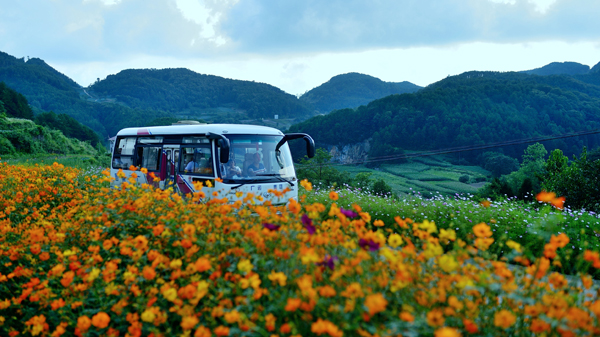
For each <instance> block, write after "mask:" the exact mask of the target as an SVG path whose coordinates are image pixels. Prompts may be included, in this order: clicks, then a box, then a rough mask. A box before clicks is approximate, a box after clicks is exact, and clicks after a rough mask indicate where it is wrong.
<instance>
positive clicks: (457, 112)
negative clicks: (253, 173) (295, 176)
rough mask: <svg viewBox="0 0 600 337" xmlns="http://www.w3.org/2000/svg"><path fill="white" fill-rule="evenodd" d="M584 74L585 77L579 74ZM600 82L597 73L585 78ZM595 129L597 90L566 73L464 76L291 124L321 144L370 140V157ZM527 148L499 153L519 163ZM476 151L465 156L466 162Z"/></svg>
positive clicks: (599, 110) (587, 140) (570, 144)
mask: <svg viewBox="0 0 600 337" xmlns="http://www.w3.org/2000/svg"><path fill="white" fill-rule="evenodd" d="M581 76H583V75H581ZM585 76H590V77H593V78H590V79H589V82H593V81H595V80H598V77H600V73H591V74H586V75H585ZM597 128H600V86H596V85H592V84H589V83H585V82H582V81H579V80H577V79H575V78H573V77H570V76H556V75H554V76H533V75H527V74H523V73H514V72H511V73H496V72H467V73H464V74H461V75H458V76H452V77H448V78H446V79H444V80H441V81H439V82H437V83H434V84H432V85H430V86H428V87H426V88H424V89H422V90H420V91H419V92H417V93H414V94H402V95H392V96H388V97H385V98H382V99H379V100H376V101H373V102H371V103H369V104H368V105H367V106H361V107H359V108H357V109H343V110H338V111H334V112H332V113H330V114H328V115H325V116H317V117H314V118H311V119H309V120H307V121H304V122H302V123H299V124H296V125H293V126H292V127H291V128H290V130H289V131H291V132H307V133H309V134H310V135H312V136H313V137H314V138H315V142H316V143H317V144H319V145H320V146H326V145H340V144H354V143H358V142H361V141H364V140H367V139H371V153H370V155H371V156H372V157H382V156H388V155H397V154H399V153H401V152H402V151H403V150H435V149H445V148H450V147H460V146H474V145H480V144H491V143H496V142H505V141H509V140H517V139H527V138H531V137H539V136H549V135H560V134H565V133H569V132H576V131H583V130H592V129H597ZM598 144H600V136H599V135H592V136H586V137H573V138H565V139H559V140H555V141H552V143H551V144H549V147H550V148H560V149H562V150H563V151H564V152H565V153H568V155H571V154H574V153H577V154H578V153H579V152H580V151H581V148H582V146H586V145H587V146H589V147H593V146H595V145H598ZM525 146H526V145H523V146H520V147H513V148H503V149H500V151H504V152H505V153H506V154H507V155H510V156H512V157H514V158H519V157H520V155H521V154H522V153H523V149H524V147H525ZM476 155H477V153H465V154H463V158H464V157H468V156H471V157H472V156H476Z"/></svg>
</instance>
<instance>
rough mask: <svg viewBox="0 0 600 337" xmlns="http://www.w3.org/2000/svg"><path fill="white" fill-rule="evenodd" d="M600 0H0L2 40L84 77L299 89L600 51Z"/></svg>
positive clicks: (436, 75) (421, 81)
mask: <svg viewBox="0 0 600 337" xmlns="http://www.w3.org/2000/svg"><path fill="white" fill-rule="evenodd" d="M599 14H600V1H599V0H302V1H299V0H0V51H2V52H5V53H8V54H10V55H12V56H15V57H18V58H21V57H24V58H25V59H27V58H33V57H36V58H40V59H42V60H44V61H45V62H46V63H48V64H49V65H50V66H52V67H53V68H55V69H57V70H58V71H60V72H62V73H63V74H65V75H66V76H68V77H70V78H71V79H73V80H74V81H75V82H77V83H78V84H80V85H82V86H84V87H86V86H88V85H90V84H92V83H93V82H95V81H96V80H97V79H100V80H102V79H105V78H106V77H107V76H109V75H112V74H116V73H118V72H120V71H121V70H124V69H144V68H155V69H163V68H188V69H190V70H193V71H195V72H198V73H201V74H210V75H217V76H222V77H226V78H232V79H239V80H249V81H256V82H264V83H268V84H271V85H274V86H276V87H278V88H280V89H282V90H284V91H285V92H287V93H290V94H294V95H301V94H303V93H305V92H306V91H308V90H310V89H312V88H315V87H317V86H319V85H321V84H323V83H324V82H327V81H328V80H329V79H330V78H331V77H333V76H336V75H339V74H344V73H349V72H358V73H363V74H367V75H371V76H374V77H377V78H380V79H381V80H384V81H388V82H402V81H409V82H412V83H414V84H417V85H420V86H426V85H428V84H431V83H434V82H437V81H439V80H441V79H443V78H445V77H447V76H449V75H457V74H460V73H463V72H465V71H471V70H490V71H520V70H529V69H534V68H539V67H542V66H544V65H546V64H548V63H551V62H565V61H571V62H578V63H582V64H585V65H588V66H590V67H592V66H594V65H595V64H597V63H598V62H600V20H598V15H599Z"/></svg>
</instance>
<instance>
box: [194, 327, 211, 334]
mask: <svg viewBox="0 0 600 337" xmlns="http://www.w3.org/2000/svg"><path fill="white" fill-rule="evenodd" d="M211 336H212V334H211V333H210V329H208V328H206V327H204V326H201V327H199V328H198V329H196V332H195V333H194V337H211Z"/></svg>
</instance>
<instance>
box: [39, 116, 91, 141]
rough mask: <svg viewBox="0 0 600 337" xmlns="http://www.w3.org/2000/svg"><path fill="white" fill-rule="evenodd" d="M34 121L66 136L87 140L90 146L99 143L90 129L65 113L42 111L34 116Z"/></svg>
mask: <svg viewBox="0 0 600 337" xmlns="http://www.w3.org/2000/svg"><path fill="white" fill-rule="evenodd" d="M35 122H36V123H37V124H39V125H43V126H46V127H48V128H50V129H56V130H60V131H61V132H62V133H63V134H64V135H65V136H67V137H70V138H77V139H79V140H81V141H88V142H90V143H91V144H92V146H96V145H98V144H99V143H100V138H99V137H98V135H97V134H96V133H95V132H94V131H93V130H92V129H90V128H89V127H87V126H85V125H83V124H81V123H79V122H78V121H77V120H76V119H75V118H73V117H71V116H69V115H67V114H58V115H57V114H55V113H54V112H53V111H50V112H43V113H41V114H39V115H37V116H36V117H35Z"/></svg>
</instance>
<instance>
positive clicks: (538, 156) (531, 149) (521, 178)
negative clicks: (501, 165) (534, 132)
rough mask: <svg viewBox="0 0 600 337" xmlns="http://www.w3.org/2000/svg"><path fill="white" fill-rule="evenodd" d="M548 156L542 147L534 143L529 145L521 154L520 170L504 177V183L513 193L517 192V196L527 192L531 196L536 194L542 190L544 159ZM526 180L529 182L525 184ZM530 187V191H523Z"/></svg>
mask: <svg viewBox="0 0 600 337" xmlns="http://www.w3.org/2000/svg"><path fill="white" fill-rule="evenodd" d="M547 154H548V151H546V148H545V147H544V145H542V144H540V143H535V144H533V145H529V146H528V147H527V149H525V152H524V154H523V162H522V163H521V168H519V170H518V171H516V172H513V173H511V174H509V175H508V176H506V181H507V182H508V184H509V185H510V187H511V189H512V190H513V191H517V194H521V193H526V192H529V193H531V194H537V193H539V192H540V191H541V190H542V182H541V181H542V177H543V175H544V174H545V170H546V160H545V157H546V155H547ZM526 179H530V180H531V184H529V182H527V183H526V184H524V183H525V180H526ZM529 187H531V190H529V191H524V190H523V189H524V188H529Z"/></svg>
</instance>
